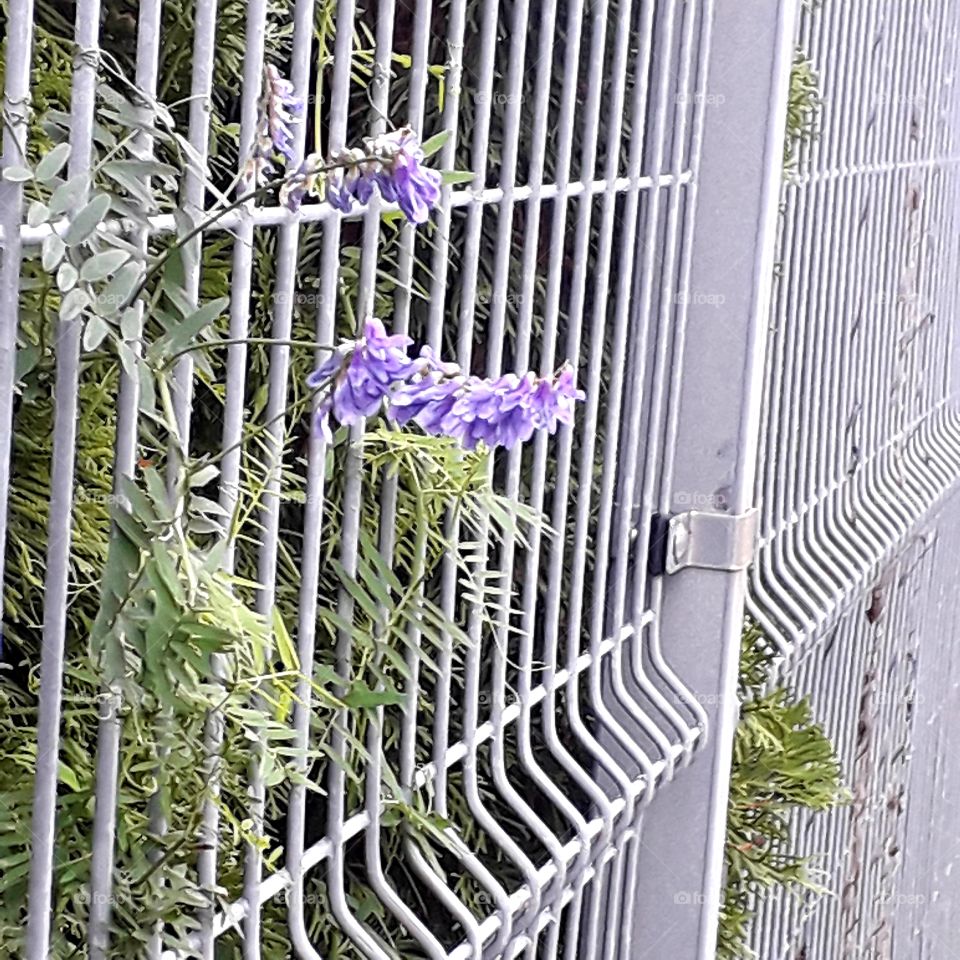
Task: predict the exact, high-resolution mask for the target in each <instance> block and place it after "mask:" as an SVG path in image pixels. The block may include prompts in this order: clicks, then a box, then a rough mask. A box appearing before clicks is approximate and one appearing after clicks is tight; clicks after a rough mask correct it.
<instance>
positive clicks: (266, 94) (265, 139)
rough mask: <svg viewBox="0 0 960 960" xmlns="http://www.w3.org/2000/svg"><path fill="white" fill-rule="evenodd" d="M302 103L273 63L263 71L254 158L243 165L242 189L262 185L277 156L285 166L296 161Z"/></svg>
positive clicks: (272, 168)
mask: <svg viewBox="0 0 960 960" xmlns="http://www.w3.org/2000/svg"><path fill="white" fill-rule="evenodd" d="M301 113H303V101H302V100H300V98H299V97H296V96H294V90H293V84H292V83H291V82H290V81H289V80H286V79H284V77H282V76H281V75H280V71H279V70H277V68H276V67H274V66H273V65H272V64H268V65H267V66H266V67H265V68H264V81H263V95H262V97H261V98H260V113H259V121H258V124H257V134H256V137H255V139H254V144H253V155H252V156H251V157H250V159H249V160H247V162H246V163H245V164H244V169H243V177H242V181H241V182H242V189H244V190H248V189H250V188H251V187H253V186H263V184H264V183H265V182H266V179H267V175H268V174H270V173H272V172H273V171H274V169H275V168H274V166H273V163H272V161H273V160H274V158H275V157H277V156H278V155H279V156H281V157H283V159H284V163H293V162H295V159H296V157H295V155H294V149H293V139H294V137H293V126H294V124H297V123H299V122H300V114H301Z"/></svg>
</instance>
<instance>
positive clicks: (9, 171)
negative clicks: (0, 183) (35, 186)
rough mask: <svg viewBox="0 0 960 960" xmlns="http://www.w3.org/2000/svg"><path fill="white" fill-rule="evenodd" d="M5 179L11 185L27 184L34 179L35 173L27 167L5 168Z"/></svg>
mask: <svg viewBox="0 0 960 960" xmlns="http://www.w3.org/2000/svg"><path fill="white" fill-rule="evenodd" d="M3 179H4V180H6V181H8V182H9V183H26V182H27V181H28V180H32V179H33V171H32V170H30V169H28V168H27V167H17V166H14V167H4V170H3Z"/></svg>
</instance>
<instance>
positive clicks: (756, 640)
mask: <svg viewBox="0 0 960 960" xmlns="http://www.w3.org/2000/svg"><path fill="white" fill-rule="evenodd" d="M769 660H770V652H769V650H768V649H767V648H766V646H765V643H764V638H763V635H762V633H761V632H760V631H759V630H758V629H757V628H756V627H754V626H748V628H747V629H746V630H745V632H744V637H743V652H742V656H741V667H740V684H741V697H742V698H743V704H742V707H741V716H740V724H739V726H738V727H737V732H736V735H735V738H734V746H733V766H732V771H731V781H730V800H729V806H728V811H727V847H726V888H725V891H724V901H723V905H722V908H721V914H720V928H719V938H718V947H717V957H718V958H719V960H735V958H741V957H750V956H751V955H752V954H751V953H750V951H749V949H748V947H747V944H748V941H749V930H750V923H751V921H752V919H753V916H754V914H755V912H756V904H757V901H758V900H759V899H760V898H762V897H763V895H764V892H765V891H766V890H769V889H770V888H771V887H774V886H785V887H788V888H794V889H803V890H812V891H817V890H819V888H818V887H817V885H816V883H815V882H814V880H813V875H812V873H811V863H810V861H809V859H807V858H804V857H800V856H797V855H796V854H793V853H791V852H790V846H791V833H790V828H791V822H792V818H793V815H794V813H795V812H796V811H797V810H800V809H805V810H811V811H823V810H829V809H830V808H831V807H834V806H836V805H837V804H838V803H843V802H845V801H846V799H847V791H846V790H845V788H844V787H843V785H842V781H841V774H840V764H839V761H838V760H837V757H836V753H835V751H834V748H833V745H832V744H831V742H830V740H829V739H828V738H827V736H826V734H825V733H824V732H823V729H822V727H820V725H819V724H817V723H815V722H814V720H813V716H812V712H811V709H810V704H809V702H808V701H807V700H806V699H798V698H797V697H796V696H795V695H794V694H793V693H791V691H789V690H787V689H783V688H780V689H777V690H773V691H771V692H769V693H766V694H764V693H763V688H764V684H765V681H766V676H767V669H766V668H767V665H768V663H769Z"/></svg>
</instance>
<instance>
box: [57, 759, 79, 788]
mask: <svg viewBox="0 0 960 960" xmlns="http://www.w3.org/2000/svg"><path fill="white" fill-rule="evenodd" d="M57 769H58V774H57V779H58V780H59V781H60V782H61V783H65V784H66V785H67V786H68V787H69V788H70V789H71V790H73V792H74V793H79V792H80V781H79V780H78V779H77V775H76V774H75V773H74V772H73V770H71V769H70V767H68V766H67V765H66V764H65V763H64V762H63V761H62V760H61V761H59V763H58V764H57Z"/></svg>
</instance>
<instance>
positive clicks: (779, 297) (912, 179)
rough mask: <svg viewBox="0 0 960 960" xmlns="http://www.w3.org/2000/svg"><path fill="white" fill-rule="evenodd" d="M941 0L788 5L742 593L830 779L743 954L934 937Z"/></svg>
mask: <svg viewBox="0 0 960 960" xmlns="http://www.w3.org/2000/svg"><path fill="white" fill-rule="evenodd" d="M956 18H957V10H956V8H955V6H954V5H953V4H950V3H944V4H941V3H937V4H924V3H920V4H913V3H897V2H877V3H865V4H857V5H841V4H824V5H822V6H811V7H809V8H805V9H804V10H803V13H802V16H801V18H800V20H799V23H798V30H797V34H796V38H797V43H798V46H799V48H800V49H801V50H803V51H804V52H805V53H806V54H807V55H808V56H809V57H810V60H811V62H812V65H813V69H814V70H815V71H816V73H817V74H818V77H819V88H820V98H821V103H820V107H819V117H818V121H817V134H816V136H815V138H814V139H813V140H811V141H810V142H809V143H807V144H805V145H803V146H801V147H800V148H799V151H798V158H797V163H796V167H795V169H794V170H793V171H792V175H791V176H789V177H788V180H787V183H786V184H785V186H784V190H783V197H782V213H781V223H780V234H779V238H778V254H777V259H778V261H779V263H780V269H779V271H778V278H777V283H776V289H775V295H774V305H773V310H772V314H771V322H770V344H769V348H768V349H769V353H768V360H767V364H766V386H765V399H764V418H763V429H762V436H763V441H762V442H763V446H762V452H761V464H762V467H761V471H760V477H759V480H758V486H757V502H758V504H760V510H761V522H760V549H759V554H758V557H757V561H756V563H755V565H754V567H753V569H752V574H751V587H750V600H749V604H748V606H749V609H750V611H751V613H752V614H753V615H754V616H755V617H756V619H757V620H758V621H759V622H760V623H762V624H763V626H764V628H765V632H766V633H767V635H768V636H769V637H771V638H772V639H774V640H775V641H776V643H777V644H778V646H779V648H780V650H781V652H782V653H783V655H784V658H785V659H784V663H783V667H782V672H783V676H784V679H786V680H787V681H788V682H789V683H790V684H791V685H792V686H793V687H794V688H795V689H797V690H798V691H800V692H802V693H804V694H808V695H809V696H810V698H811V701H812V703H813V706H814V710H815V712H816V714H817V715H818V716H820V717H822V718H823V722H824V724H825V727H826V729H827V731H828V733H829V734H830V736H831V739H832V740H833V742H834V743H835V745H836V747H837V751H838V755H839V756H840V757H841V758H842V760H843V765H844V776H845V780H846V782H847V783H848V785H849V787H850V790H851V793H852V800H851V803H850V804H849V805H848V806H846V807H842V808H839V809H837V810H835V811H832V812H831V813H829V814H825V815H818V816H816V817H810V816H796V817H795V818H794V823H793V825H792V832H793V834H794V835H795V836H796V837H797V838H798V844H797V847H798V849H797V852H798V853H802V854H804V855H808V856H812V857H813V858H814V863H815V864H816V866H817V868H818V869H819V870H821V871H822V878H823V879H822V882H823V886H824V887H825V888H826V889H827V890H828V891H830V895H829V896H827V897H826V898H820V897H817V898H813V899H811V898H809V897H805V896H790V895H783V894H780V895H777V896H775V897H774V898H773V899H772V900H771V902H770V903H769V904H767V906H766V907H765V909H764V910H763V912H762V914H761V917H760V920H759V921H758V923H757V924H756V926H755V929H754V949H755V950H756V951H757V955H758V956H761V957H765V958H766V957H770V958H787V957H805V958H810V960H813V958H827V957H830V958H833V957H855V956H877V957H880V956H908V955H916V956H939V955H942V954H943V953H944V951H949V949H951V948H949V947H948V946H947V945H946V944H947V942H948V940H949V936H950V935H949V932H948V930H949V922H948V921H945V917H944V913H945V911H948V908H946V906H945V905H946V904H948V903H949V902H951V899H952V897H953V896H954V895H955V894H954V892H953V888H952V886H951V882H950V879H949V878H950V874H951V872H952V870H953V866H954V863H955V861H956V852H957V847H956V844H957V831H956V828H955V826H954V825H953V824H952V823H951V816H952V815H953V802H952V800H951V798H950V797H951V793H952V792H953V791H952V788H951V787H950V783H951V777H953V776H955V774H954V773H953V772H952V767H953V764H952V762H951V760H950V758H949V753H950V751H949V748H948V747H946V744H947V743H949V740H950V737H951V736H952V733H951V730H952V724H953V717H952V714H953V712H954V711H953V710H952V709H951V707H950V704H951V701H952V698H953V697H955V691H954V689H953V687H954V683H955V681H954V680H951V677H953V676H955V674H954V671H955V669H956V668H955V666H954V654H953V648H954V643H953V631H954V630H955V628H956V627H955V625H956V607H955V604H954V601H953V599H952V593H953V591H952V587H951V585H952V583H953V582H954V581H955V579H956V575H957V554H956V535H955V530H956V523H957V520H956V503H955V500H953V499H951V498H952V495H953V493H954V491H955V487H956V477H957V472H958V467H960V436H958V423H957V414H956V396H955V395H956V384H955V372H954V371H955V369H956V367H955V358H956V348H955V345H954V338H955V322H954V312H955V303H956V285H957V276H956V268H957V248H956V241H957V236H956V211H957V167H956V133H957V100H956V90H955V87H954V82H953V78H954V77H955V75H956V69H957V63H956V57H957V47H956V44H957V19H956Z"/></svg>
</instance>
